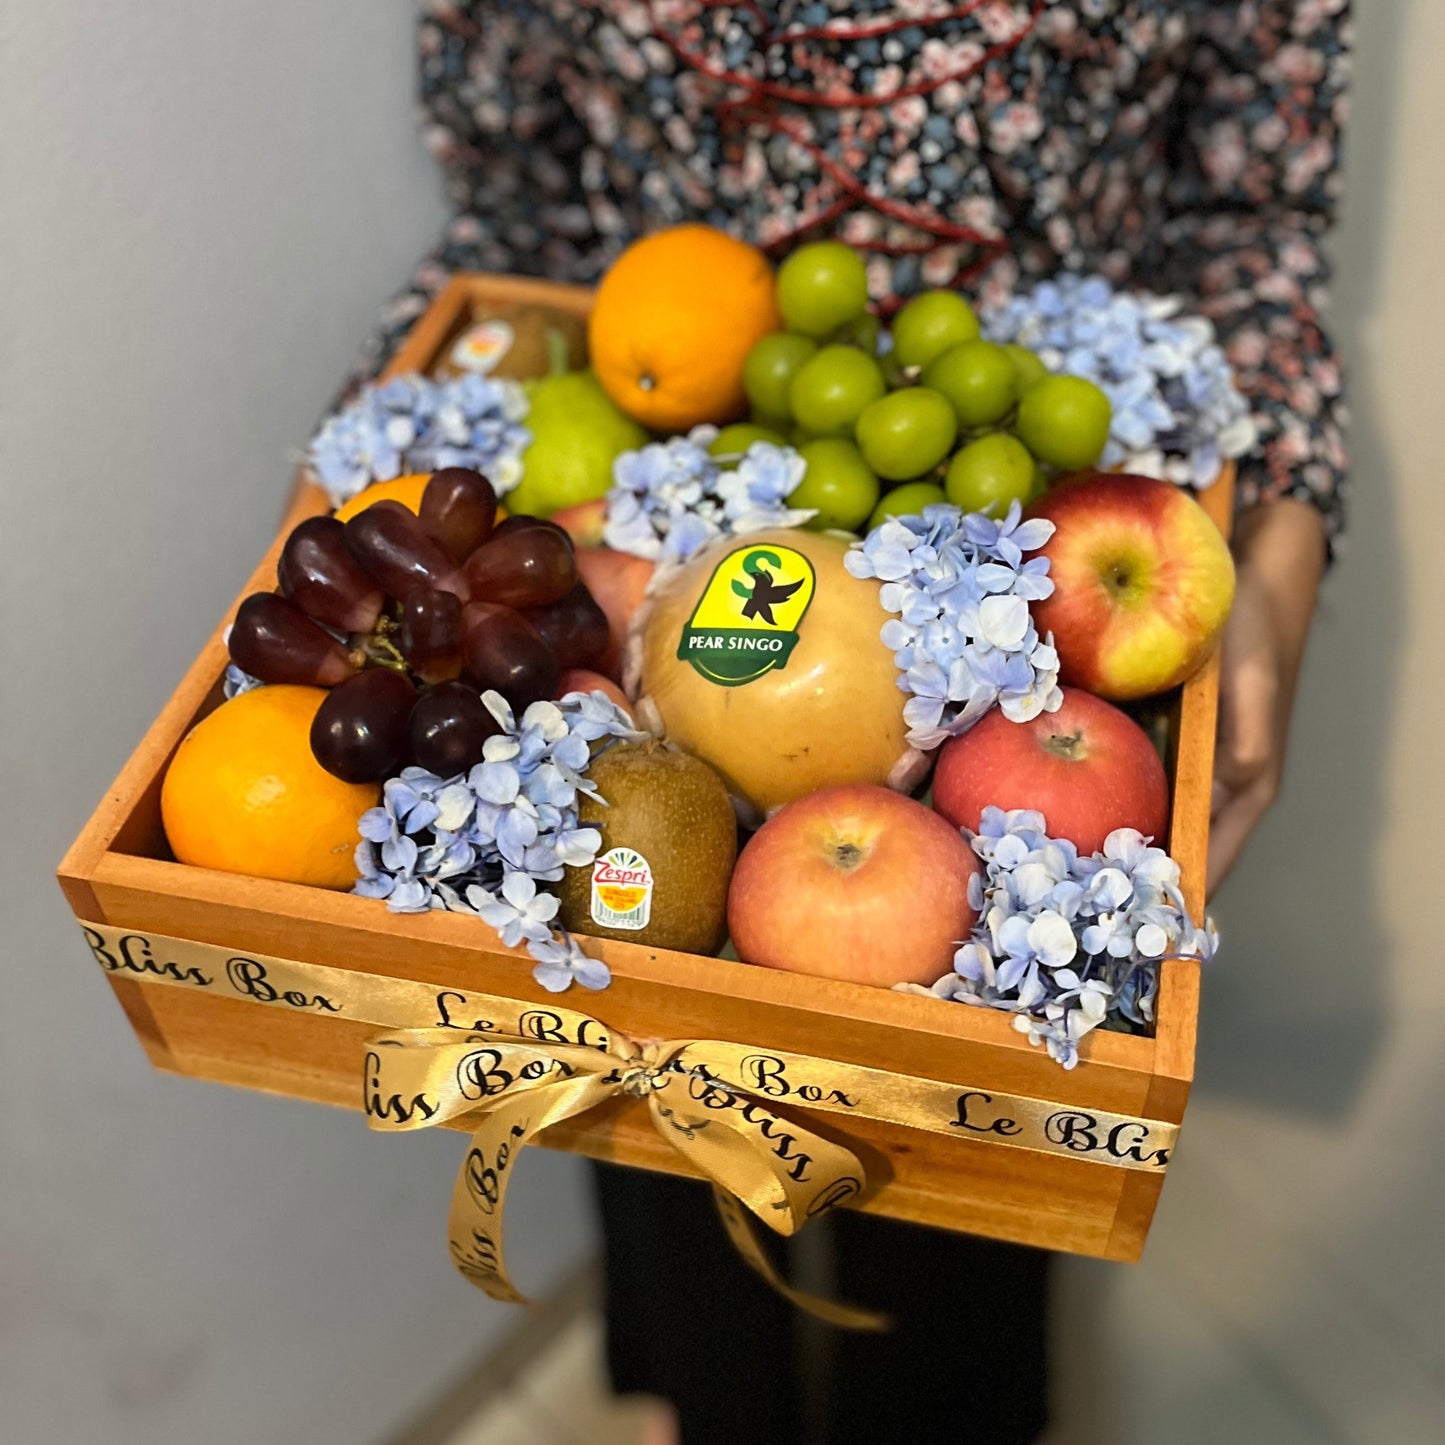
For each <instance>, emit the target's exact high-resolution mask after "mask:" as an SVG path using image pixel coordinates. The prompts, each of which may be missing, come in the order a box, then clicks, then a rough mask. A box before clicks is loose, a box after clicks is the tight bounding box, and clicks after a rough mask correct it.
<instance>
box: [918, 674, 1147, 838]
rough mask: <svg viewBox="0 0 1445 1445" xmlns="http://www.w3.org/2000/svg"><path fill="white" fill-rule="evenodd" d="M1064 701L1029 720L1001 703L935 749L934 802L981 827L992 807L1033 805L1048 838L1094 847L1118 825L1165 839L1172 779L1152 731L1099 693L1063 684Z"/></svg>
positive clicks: (963, 824)
mask: <svg viewBox="0 0 1445 1445" xmlns="http://www.w3.org/2000/svg"><path fill="white" fill-rule="evenodd" d="M1063 693H1064V702H1063V706H1062V707H1060V708H1059V710H1058V711H1057V712H1046V713H1041V714H1040V715H1039V716H1038V717H1036V718H1034V720H1033V721H1032V722H1026V723H1016V722H1010V721H1009V720H1008V718H1006V717H1005V716H1004V715H1003V713H1001V712H1000V711H999V710H998V709H997V708H994V710H993V711H992V712H990V713H987V714H986V715H985V716H984V717H983V718H982V719H981V720H980V721H979V722H977V723H975V724H974V726H973V727H972V728H970V729H969V730H968V732H966V733H964V734H963V735H962V737H956V738H950V739H949V741H948V742H946V743H944V745H943V746H942V747H941V748H940V749H939V751H938V768H937V771H936V772H935V773H934V775H933V806H934V807H935V808H936V809H937V810H938V811H939V812H940V813H942V814H943V816H944V817H945V818H947V819H948V821H949V822H950V823H952V824H953V825H954V826H955V827H959V828H971V829H973V830H974V831H977V829H978V824H979V817H980V815H981V814H982V813H983V810H984V809H985V808H986V807H989V806H990V805H992V806H993V807H996V808H1005V809H1009V808H1034V809H1036V810H1037V811H1038V812H1040V813H1042V814H1043V815H1044V820H1045V822H1046V824H1047V826H1048V831H1049V836H1050V837H1051V838H1067V839H1068V840H1069V841H1070V842H1071V843H1073V844H1074V846H1075V847H1076V848H1077V849H1078V850H1079V852H1080V853H1097V852H1098V851H1099V849H1100V848H1102V847H1103V846H1104V839H1105V838H1107V837H1108V836H1109V834H1110V833H1112V832H1113V831H1114V829H1115V828H1137V829H1138V830H1139V831H1140V832H1141V833H1143V834H1144V835H1145V837H1149V838H1156V839H1162V838H1163V836H1164V829H1165V827H1166V826H1167V824H1168V820H1169V782H1168V779H1167V778H1165V776H1164V764H1163V763H1162V762H1160V760H1159V754H1158V753H1157V752H1156V751H1155V749H1154V745H1153V743H1151V742H1150V741H1149V735H1148V734H1147V733H1146V732H1145V731H1144V729H1143V728H1141V727H1140V726H1139V724H1138V723H1136V722H1135V721H1134V720H1133V718H1130V717H1126V716H1125V715H1124V714H1123V713H1121V712H1120V711H1119V709H1118V708H1116V707H1111V706H1110V705H1109V704H1108V703H1106V702H1105V701H1104V700H1103V699H1102V698H1097V697H1094V696H1093V695H1092V694H1090V693H1087V692H1082V691H1080V690H1079V689H1078V688H1073V687H1066V688H1064V689H1063Z"/></svg>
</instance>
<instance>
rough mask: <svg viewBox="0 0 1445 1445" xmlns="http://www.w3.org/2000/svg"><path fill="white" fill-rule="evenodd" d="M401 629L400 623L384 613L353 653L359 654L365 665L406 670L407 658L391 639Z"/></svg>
mask: <svg viewBox="0 0 1445 1445" xmlns="http://www.w3.org/2000/svg"><path fill="white" fill-rule="evenodd" d="M399 630H400V629H399V625H398V624H397V623H396V622H393V621H392V619H391V618H390V617H387V616H386V615H385V614H384V613H383V614H382V616H380V617H378V618H377V619H376V626H375V628H373V629H372V631H371V632H369V633H367V635H366V636H365V637H363V638H362V639H361V640H360V642H359V644H358V645H357V647H356V648H355V650H354V651H353V653H352V656H353V658H355V657H357V656H358V655H359V656H360V658H361V659H362V661H363V665H365V664H370V665H372V666H375V667H389V668H391V670H392V671H393V672H406V671H407V670H408V669H407V663H406V658H404V657H403V656H402V655H401V652H400V650H399V649H398V648H397V645H396V644H395V643H394V642H393V641H392V640H391V634H392V633H393V632H397V631H399Z"/></svg>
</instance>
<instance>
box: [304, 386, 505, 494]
mask: <svg viewBox="0 0 1445 1445" xmlns="http://www.w3.org/2000/svg"><path fill="white" fill-rule="evenodd" d="M527 409H528V403H527V393H526V392H525V391H524V390H523V389H522V387H521V386H520V385H519V384H518V383H517V382H515V381H507V380H504V379H502V378H499V377H485V376H478V375H476V374H474V373H470V374H468V375H466V376H459V377H453V378H450V379H448V380H442V381H437V380H433V379H432V378H431V377H426V376H399V377H396V378H394V379H393V380H391V381H387V382H383V383H382V384H380V385H379V386H368V387H365V388H363V389H362V391H361V392H360V394H359V395H358V396H357V397H356V398H355V400H353V401H352V402H350V403H349V404H348V405H347V406H346V407H344V408H343V409H342V410H341V411H339V412H336V413H334V414H333V415H332V416H329V417H327V419H326V420H325V421H324V422H323V423H322V424H321V428H320V430H319V431H318V432H317V433H316V435H315V436H314V437H313V438H312V439H311V443H310V445H309V446H308V448H307V454H306V460H307V462H308V464H309V465H310V467H311V469H312V471H313V472H315V474H316V476H317V479H318V480H319V481H320V483H321V485H322V487H324V488H325V490H326V492H327V494H328V496H330V498H331V504H332V506H336V507H339V506H340V505H341V504H342V503H343V502H345V501H347V500H348V499H349V498H351V497H354V496H355V495H356V494H357V493H358V492H359V491H361V490H362V489H363V488H365V487H368V486H370V485H371V484H372V483H373V482H384V481H389V480H391V478H393V477H399V476H401V475H403V474H404V473H407V472H433V471H437V470H439V469H440V468H442V467H473V468H475V469H476V470H477V471H479V472H482V473H484V474H485V476H486V477H487V479H488V480H489V481H490V482H491V484H492V486H493V487H494V488H495V490H496V491H497V493H498V495H501V494H502V493H504V492H509V491H511V489H512V488H513V487H515V486H516V485H517V483H518V482H519V481H520V480H521V478H522V453H523V452H524V451H526V449H527V447H528V446H529V445H530V444H531V441H532V434H531V432H529V431H528V430H527V428H526V427H525V426H524V425H523V423H524V422H525V420H526V417H527Z"/></svg>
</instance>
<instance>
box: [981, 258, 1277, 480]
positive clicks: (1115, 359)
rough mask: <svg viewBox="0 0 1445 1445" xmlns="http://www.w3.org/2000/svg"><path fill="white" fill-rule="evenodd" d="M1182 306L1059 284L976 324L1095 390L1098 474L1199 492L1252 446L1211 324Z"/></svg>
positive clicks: (1097, 285)
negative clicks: (1102, 405) (1117, 473)
mask: <svg viewBox="0 0 1445 1445" xmlns="http://www.w3.org/2000/svg"><path fill="white" fill-rule="evenodd" d="M1183 305H1184V303H1183V301H1182V300H1181V299H1180V298H1178V297H1169V296H1152V295H1143V294H1132V293H1129V292H1122V291H1117V292H1116V291H1115V290H1114V289H1113V287H1112V286H1110V285H1109V283H1108V282H1107V281H1105V280H1104V279H1103V278H1102V277H1098V276H1090V277H1082V276H1059V277H1056V278H1055V279H1053V280H1051V281H1044V282H1041V283H1040V284H1039V285H1038V286H1035V287H1034V289H1033V290H1032V291H1027V292H1023V293H1020V294H1018V295H1016V296H1013V297H1010V298H1009V299H1008V300H1006V301H1004V302H1003V303H1002V304H1001V305H1000V306H998V307H996V308H994V309H993V310H990V311H986V312H985V313H984V314H983V317H982V320H983V329H984V334H985V335H986V336H987V337H988V338H989V339H990V340H991V341H997V342H1017V343H1018V344H1020V345H1022V346H1027V347H1029V348H1030V349H1031V350H1033V351H1036V352H1037V353H1038V355H1039V357H1040V358H1041V360H1042V361H1043V363H1044V365H1045V366H1047V367H1048V368H1049V369H1050V370H1051V371H1063V372H1069V373H1071V374H1072V375H1074V376H1084V377H1087V378H1088V379H1089V380H1090V381H1093V382H1095V383H1096V384H1097V385H1098V386H1099V387H1101V388H1102V389H1103V391H1104V392H1105V394H1106V395H1107V396H1108V398H1109V401H1110V404H1111V405H1112V406H1113V413H1114V414H1113V421H1112V422H1111V423H1110V429H1109V444H1108V447H1107V449H1106V450H1105V452H1104V457H1103V465H1105V466H1109V467H1112V466H1123V467H1125V468H1126V469H1127V470H1129V471H1132V472H1141V473H1143V474H1144V475H1146V476H1155V477H1163V478H1165V479H1166V480H1169V481H1173V482H1177V483H1179V484H1180V485H1183V486H1191V487H1205V486H1208V485H1209V484H1210V483H1211V482H1212V481H1214V479H1215V477H1217V476H1218V475H1219V469H1220V467H1221V466H1222V465H1223V463H1224V460H1225V458H1226V457H1240V456H1243V455H1244V454H1245V453H1246V452H1248V451H1250V450H1251V448H1252V447H1253V446H1254V445H1255V442H1256V440H1257V438H1256V433H1255V427H1254V423H1253V421H1252V420H1251V419H1250V414H1249V403H1248V402H1247V401H1246V400H1245V398H1244V396H1243V395H1242V394H1241V393H1240V391H1239V389H1238V387H1237V386H1236V385H1235V382H1234V373H1233V370H1232V368H1231V367H1230V365H1229V360H1228V358H1227V357H1226V356H1225V354H1224V351H1223V350H1222V348H1221V347H1220V346H1219V344H1218V341H1217V340H1216V337H1215V333H1214V327H1213V325H1212V324H1211V323H1210V322H1209V321H1208V320H1207V319H1206V318H1204V317H1202V316H1188V315H1184V314H1182V307H1183Z"/></svg>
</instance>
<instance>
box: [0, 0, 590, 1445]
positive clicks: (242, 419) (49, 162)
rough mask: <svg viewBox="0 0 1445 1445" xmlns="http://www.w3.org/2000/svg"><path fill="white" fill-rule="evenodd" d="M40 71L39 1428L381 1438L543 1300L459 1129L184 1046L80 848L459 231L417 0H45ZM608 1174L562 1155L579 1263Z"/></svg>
mask: <svg viewBox="0 0 1445 1445" xmlns="http://www.w3.org/2000/svg"><path fill="white" fill-rule="evenodd" d="M0 75H3V77H4V80H3V83H0V488H3V494H4V504H3V507H0V536H3V545H4V561H3V566H0V588H3V604H0V618H3V619H5V621H4V625H3V626H0V639H3V641H0V647H3V649H4V662H3V667H0V694H3V717H4V723H3V726H4V733H5V741H4V750H3V751H4V769H5V776H4V785H3V791H0V800H3V803H0V806H3V811H4V819H5V826H4V828H3V842H0V847H3V849H4V867H3V869H0V880H3V882H0V887H3V889H4V892H5V904H4V918H5V925H6V928H5V942H6V947H5V950H4V954H3V958H0V970H3V973H0V977H3V980H4V988H3V994H0V1099H3V1100H4V1101H5V1102H4V1103H3V1105H0V1439H3V1440H4V1441H5V1442H6V1445H72V1442H80V1441H95V1442H104V1445H132V1442H134V1445H198V1442H205V1445H232V1442H235V1445H241V1442H246V1445H269V1442H276V1445H280V1442H283V1441H286V1442H292V1441H304V1442H306V1445H327V1442H337V1445H340V1442H347V1445H357V1442H364V1441H369V1440H377V1439H381V1438H384V1437H385V1436H386V1435H387V1434H389V1433H390V1430H391V1429H392V1428H393V1427H394V1426H395V1425H396V1424H397V1423H398V1422H399V1421H400V1420H401V1419H403V1418H404V1417H406V1416H407V1415H409V1414H410V1412H411V1411H412V1410H413V1409H414V1408H416V1407H417V1406H418V1405H419V1404H421V1403H422V1402H423V1401H424V1400H425V1399H426V1398H427V1397H429V1396H430V1395H431V1394H432V1393H433V1392H434V1390H435V1389H436V1387H437V1386H438V1384H439V1383H440V1382H441V1381H443V1380H445V1379H446V1378H448V1376H449V1375H450V1374H451V1373H452V1372H453V1371H455V1370H457V1369H459V1368H460V1367H461V1366H462V1365H463V1364H464V1363H466V1362H468V1361H470V1360H471V1359H473V1358H474V1357H476V1356H477V1355H479V1354H480V1353H481V1352H482V1351H483V1350H484V1348H485V1347H486V1344H487V1341H488V1340H489V1339H491V1338H494V1337H496V1336H497V1335H498V1334H499V1332H500V1331H501V1330H503V1329H504V1328H506V1327H507V1326H508V1325H509V1324H510V1323H512V1322H513V1321H514V1319H515V1317H514V1316H513V1315H512V1314H511V1313H510V1312H509V1311H507V1310H506V1309H505V1308H504V1307H502V1306H499V1305H493V1304H492V1303H490V1302H489V1301H488V1300H486V1299H484V1298H483V1297H482V1296H481V1295H480V1294H478V1293H477V1292H476V1291H474V1290H473V1289H472V1288H471V1287H470V1286H469V1285H467V1284H465V1283H463V1282H462V1281H461V1280H460V1279H459V1278H457V1277H456V1276H455V1275H454V1274H453V1272H452V1270H451V1267H450V1264H449V1263H448V1260H447V1258H446V1250H445V1239H444V1235H443V1232H442V1231H443V1225H444V1221H445V1216H446V1206H447V1198H448V1194H449V1192H450V1187H451V1178H452V1175H453V1172H454V1170H455V1168H456V1165H457V1163H458V1162H459V1145H460V1139H459V1137H458V1136H456V1135H450V1136H447V1137H429V1136H416V1137H409V1138H399V1139H398V1138H393V1139H383V1138H380V1137H378V1136H373V1135H370V1134H368V1132H367V1131H366V1129H365V1127H364V1125H363V1124H362V1122H361V1120H360V1119H359V1118H358V1117H356V1116H348V1115H343V1114H340V1113H336V1112H333V1111H331V1110H325V1109H320V1108H313V1107H308V1106H305V1105H301V1104H295V1103H289V1102H280V1101H274V1100H269V1099H266V1098H263V1097H260V1096H257V1095H246V1094H241V1093H237V1092H233V1091H230V1090H226V1089H222V1088H218V1087H214V1086H206V1085H200V1084H193V1083H187V1082H181V1081H175V1080H170V1079H166V1078H163V1077H161V1076H159V1075H156V1074H154V1073H152V1072H151V1070H150V1068H149V1066H148V1065H147V1064H146V1062H145V1059H144V1057H143V1056H142V1054H141V1052H140V1050H139V1048H138V1047H137V1046H136V1044H135V1043H134V1041H133V1040H132V1039H131V1038H130V1037H129V1032H128V1030H127V1028H126V1026H125V1021H124V1019H123V1017H122V1016H121V1014H120V1012H119V1010H118V1009H117V1008H116V1006H115V1005H114V1003H113V1002H112V1000H111V998H110V996H109V990H108V989H107V988H106V987H105V986H104V985H103V983H102V982H101V980H100V978H99V977H97V975H96V971H95V970H94V968H93V966H92V965H91V964H90V962H89V960H88V957H87V955H86V953H85V951H84V949H83V948H82V947H81V945H80V942H79V939H78V937H77V935H76V932H75V929H74V925H73V924H71V923H69V922H67V919H66V912H65V907H64V903H63V901H62V899H61V896H60V894H59V891H58V889H57V888H56V886H55V884H54V882H53V881H52V880H51V879H50V877H49V876H48V875H49V874H50V872H51V870H52V869H53V868H54V865H55V864H56V862H58V861H59V858H60V855H61V853H62V852H63V851H64V849H65V847H66V845H67V844H68V843H69V841H70V839H71V837H72V836H73V834H74V833H75V831H76V830H77V829H78V828H79V826H80V824H81V822H82V821H83V820H84V818H85V815H86V814H87V812H88V811H89V809H90V807H91V806H92V805H93V804H94V803H95V802H96V801H97V800H98V799H99V797H100V796H101V794H102V792H103V790H104V789H105V787H106V786H107V785H108V784H109V782H110V780H111V779H112V777H113V776H114V775H115V773H116V771H117V769H118V768H119V766H120V764H121V763H122V762H123V761H124V759H125V757H126V755H127V753H128V752H129V750H130V749H131V748H132V747H133V746H134V744H135V742H136V741H137V739H138V738H139V737H140V735H141V733H142V732H143V731H144V729H145V727H146V726H147V724H148V723H149V722H150V720H151V719H152V717H153V716H154V715H155V713H156V711H157V709H158V707H159V705H160V703H161V702H162V701H163V699H164V698H165V696H166V694H167V693H168V692H169V691H170V689H171V688H172V687H173V686H174V685H175V683H176V681H177V679H178V678H179V677H180V674H181V672H182V671H183V669H184V668H185V666H186V665H187V664H188V663H189V661H190V659H191V658H192V657H193V656H194V655H195V653H196V651H197V650H198V648H199V647H200V645H201V643H202V642H203V641H204V639H205V637H206V636H207V635H208V633H209V632H210V630H211V628H212V627H213V626H214V625H215V623H216V621H217V619H218V618H219V617H220V616H221V614H222V611H223V610H224V608H225V607H226V606H227V605H228V604H229V602H230V601H231V599H232V597H233V596H234V595H235V592H236V591H237V589H238V588H239V587H240V586H241V584H242V583H243V582H244V580H245V578H246V577H247V576H248V575H249V573H250V570H251V568H252V567H253V566H254V564H255V559H256V557H257V555H258V552H259V549H260V548H261V547H262V546H263V544H264V543H265V542H266V541H267V539H268V538H269V537H270V535H271V534H272V532H273V530H274V527H275V524H276V520H277V517H278V514H279V509H280V505H281V502H282V499H283V497H284V493H285V488H286V486H287V484H288V482H289V475H290V469H291V464H292V458H293V455H294V453H295V450H296V448H297V447H298V446H299V445H300V444H301V443H303V442H304V441H305V439H306V437H307V436H308V434H309V432H310V429H311V427H312V424H313V421H314V419H315V417H316V416H317V414H318V412H319V410H320V409H321V408H322V407H323V406H324V405H325V404H326V402H327V400H328V399H329V397H330V396H331V395H332V393H333V390H334V388H335V387H336V385H337V383H338V381H339V379H340V378H341V376H342V374H343V372H344V370H345V368H346V366H347V365H348V364H349V363H350V361H351V359H352V357H353V354H354V351H355V348H356V346H357V344H358V342H359V341H360V339H361V337H362V336H363V335H364V334H365V331H366V329H367V328H368V326H369V325H370V324H371V322H372V319H373V316H374V314H375V312H376V310H377V308H378V307H379V305H380V304H381V302H382V301H383V299H384V298H385V297H386V296H387V295H388V294H389V293H390V292H391V291H392V290H393V289H394V288H395V287H396V286H397V285H398V284H399V283H400V282H401V281H402V279H403V278H404V277H405V276H406V274H407V272H408V270H409V269H410V267H411V266H412V264H413V263H414V262H415V260H416V259H417V258H418V257H419V256H420V255H421V254H422V252H423V250H424V249H425V248H426V247H427V246H428V245H429V244H430V243H431V242H432V240H433V239H434V237H435V236H436V234H437V232H438V230H439V228H440V224H441V220H442V216H443V208H442V204H441V197H440V185H439V182H438V178H437V173H436V170H435V167H434V166H433V165H432V163H431V162H430V161H429V160H428V158H427V156H426V155H425V153H424V151H423V148H422V145H421V142H420V139H419V137H418V133H417V128H416V125H415V116H414V113H413V103H412V88H413V83H414V82H413V75H414V66H413V60H412V13H411V9H410V7H409V6H406V5H400V4H395V3H388V0H365V3H358V0H306V3H305V4H297V3H288V0H266V3H249V4H245V5H216V4H201V5H197V4H186V3H182V0H128V3H126V4H124V5H119V4H114V3H105V0H89V3H78V0H68V3H64V4H55V5H20V4H7V5H3V6H0ZM21 1099H24V1100H26V1101H27V1107H26V1108H25V1109H24V1110H22V1109H21V1108H20V1106H19V1105H18V1103H17V1102H16V1101H18V1100H21ZM580 1184H581V1175H580V1171H579V1169H578V1167H577V1166H576V1164H575V1162H574V1161H572V1160H565V1159H560V1158H557V1157H556V1156H552V1155H548V1154H545V1153H543V1152H542V1151H537V1153H536V1157H535V1158H529V1159H528V1160H527V1161H526V1168H525V1169H524V1170H523V1171H522V1175H521V1177H520V1179H519V1182H518V1185H517V1187H518V1189H519V1190H521V1191H523V1192H524V1197H521V1198H518V1200H517V1202H516V1204H515V1205H514V1207H513V1211H514V1212H513V1218H514V1219H515V1221H516V1239H515V1249H516V1251H517V1256H518V1257H517V1260H516V1269H517V1273H518V1274H519V1276H520V1277H521V1278H522V1279H523V1280H525V1281H526V1282H527V1283H528V1284H531V1285H534V1286H536V1287H538V1288H539V1289H540V1288H543V1287H545V1286H546V1284H547V1283H548V1281H549V1279H551V1278H553V1274H552V1269H553V1265H551V1264H549V1263H548V1261H547V1260H546V1259H545V1258H544V1256H543V1254H542V1247H543V1245H544V1244H546V1245H547V1247H549V1248H550V1249H552V1250H554V1251H555V1258H556V1261H558V1262H562V1263H565V1262H566V1261H568V1260H570V1259H573V1258H575V1257H576V1254H577V1251H578V1250H579V1248H581V1247H582V1246H581V1245H579V1237H580V1238H581V1239H582V1240H583V1241H585V1239H586V1237H587V1231H588V1229H589V1228H590V1222H589V1220H588V1217H587V1214H586V1211H585V1209H584V1207H583V1198H582V1193H581V1189H580Z"/></svg>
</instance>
